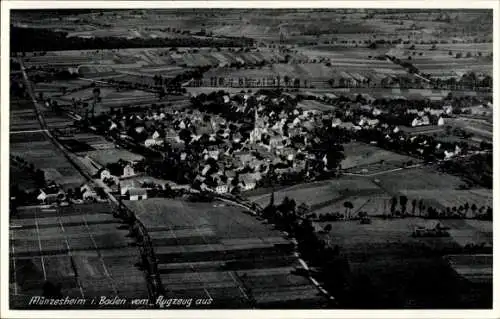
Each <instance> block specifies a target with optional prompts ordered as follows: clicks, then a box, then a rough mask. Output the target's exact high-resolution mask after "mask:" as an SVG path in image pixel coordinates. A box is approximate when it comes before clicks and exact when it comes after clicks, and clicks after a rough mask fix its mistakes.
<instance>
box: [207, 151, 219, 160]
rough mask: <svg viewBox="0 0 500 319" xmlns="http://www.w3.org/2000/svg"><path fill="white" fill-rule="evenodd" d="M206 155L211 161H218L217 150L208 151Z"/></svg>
mask: <svg viewBox="0 0 500 319" xmlns="http://www.w3.org/2000/svg"><path fill="white" fill-rule="evenodd" d="M207 155H208V157H211V158H213V159H216V160H218V159H219V150H212V151H208V153H207Z"/></svg>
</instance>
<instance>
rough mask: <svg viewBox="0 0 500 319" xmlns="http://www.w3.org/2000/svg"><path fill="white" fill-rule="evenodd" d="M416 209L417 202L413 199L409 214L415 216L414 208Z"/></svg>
mask: <svg viewBox="0 0 500 319" xmlns="http://www.w3.org/2000/svg"><path fill="white" fill-rule="evenodd" d="M416 207H417V200H416V199H413V200H412V201H411V214H412V215H413V216H415V208H416Z"/></svg>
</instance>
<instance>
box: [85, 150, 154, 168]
mask: <svg viewBox="0 0 500 319" xmlns="http://www.w3.org/2000/svg"><path fill="white" fill-rule="evenodd" d="M86 155H88V156H89V157H90V158H91V159H92V160H94V161H95V162H97V163H99V164H101V165H103V166H106V165H107V164H109V163H115V162H117V161H118V160H120V159H122V160H124V161H131V162H134V161H140V160H141V159H143V158H144V157H143V156H141V155H137V154H135V153H132V152H129V151H127V150H125V149H106V150H95V151H90V152H86Z"/></svg>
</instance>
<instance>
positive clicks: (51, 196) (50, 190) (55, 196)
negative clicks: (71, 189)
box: [36, 187, 66, 204]
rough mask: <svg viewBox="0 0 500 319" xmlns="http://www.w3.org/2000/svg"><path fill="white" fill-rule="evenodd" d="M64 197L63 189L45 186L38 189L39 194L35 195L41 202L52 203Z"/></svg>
mask: <svg viewBox="0 0 500 319" xmlns="http://www.w3.org/2000/svg"><path fill="white" fill-rule="evenodd" d="M65 197H66V194H65V193H64V191H63V190H62V189H60V188H58V187H47V188H43V189H40V194H38V196H37V197H36V199H38V200H39V201H41V202H42V203H43V204H52V203H55V202H57V201H58V200H63V199H64V198H65Z"/></svg>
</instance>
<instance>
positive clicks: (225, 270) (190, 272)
mask: <svg viewBox="0 0 500 319" xmlns="http://www.w3.org/2000/svg"><path fill="white" fill-rule="evenodd" d="M126 205H127V206H129V207H130V208H131V209H133V210H134V211H135V212H136V214H137V216H138V218H139V219H140V220H141V222H142V223H143V224H144V225H145V227H146V228H147V229H148V230H149V232H150V236H151V238H152V240H153V243H154V246H155V253H156V256H157V258H158V260H159V265H158V267H159V269H160V272H161V274H162V282H163V284H164V285H165V287H166V288H167V290H168V291H169V293H170V294H172V295H176V296H178V295H184V294H189V295H191V296H192V295H196V296H200V297H202V298H208V296H212V298H214V302H215V305H214V306H217V305H220V306H221V305H223V304H227V305H229V306H231V307H238V305H242V304H243V305H244V304H249V303H250V300H249V299H248V294H250V292H249V290H246V289H247V288H248V287H251V290H252V295H253V296H254V298H255V299H257V303H258V304H260V303H263V304H264V303H267V302H268V301H269V300H267V299H266V298H267V297H265V296H269V295H272V294H274V293H275V292H276V291H280V294H282V296H283V299H282V302H281V305H287V303H288V302H291V301H292V300H296V299H298V300H300V301H304V300H307V301H308V302H311V301H312V302H313V303H316V304H317V303H321V300H322V297H320V296H318V291H317V289H316V288H315V287H314V286H313V285H311V284H310V282H309V281H308V280H307V279H306V278H303V277H300V276H296V275H292V274H291V273H290V269H293V267H295V266H296V265H297V260H296V258H294V257H293V256H292V251H291V246H290V242H289V240H287V239H285V238H283V237H282V234H281V232H279V231H277V230H274V229H272V227H271V225H266V224H263V223H262V222H260V221H258V220H257V219H255V217H253V216H251V215H250V214H249V213H245V212H242V211H241V208H239V207H234V206H229V205H228V206H225V207H214V204H213V203H193V202H184V201H181V200H171V199H148V200H143V201H126ZM278 268H279V269H278ZM245 273H247V276H245V275H244V274H245ZM250 277H251V279H248V278H250ZM247 279H248V282H247V283H245V284H243V282H244V281H245V280H247ZM245 285H247V286H245ZM297 290H304V291H308V292H309V293H310V294H309V295H308V296H300V295H297ZM245 291H247V292H246V293H245ZM313 291H314V294H313ZM224 292H225V293H224ZM229 292H234V293H230V294H229ZM313 295H314V298H309V297H311V296H313ZM214 296H221V297H223V298H221V299H218V300H217V299H215V297H214Z"/></svg>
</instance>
